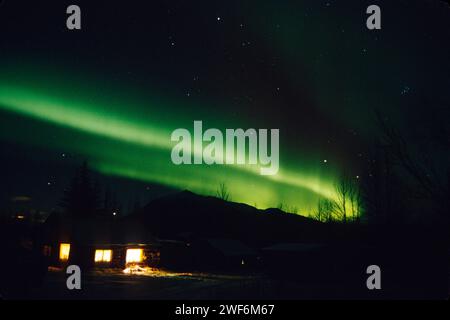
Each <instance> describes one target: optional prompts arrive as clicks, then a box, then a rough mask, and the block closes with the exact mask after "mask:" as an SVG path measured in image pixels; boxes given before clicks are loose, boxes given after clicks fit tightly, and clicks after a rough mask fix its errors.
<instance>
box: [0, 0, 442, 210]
mask: <svg viewBox="0 0 450 320" xmlns="http://www.w3.org/2000/svg"><path fill="white" fill-rule="evenodd" d="M368 4H372V3H369V2H365V1H353V2H352V1H312V0H311V1H306V0H305V1H297V2H280V1H266V2H260V1H255V2H252V1H248V2H245V3H243V2H242V1H232V0H231V1H226V2H214V1H199V2H195V3H192V2H189V1H168V2H167V3H165V2H148V3H146V2H145V3H144V2H138V1H136V2H134V3H133V4H132V5H127V6H123V5H122V4H121V3H107V4H106V2H105V3H102V2H99V3H97V2H92V1H91V2H84V1H81V2H80V6H81V7H82V11H83V12H84V13H83V15H84V14H85V16H83V19H84V20H83V28H82V30H81V31H79V32H75V31H74V32H72V31H68V30H66V28H65V20H64V19H65V10H66V4H65V3H63V2H61V3H58V4H50V3H39V5H35V6H33V5H31V4H28V3H26V2H24V1H20V0H17V1H14V2H13V1H9V2H5V3H4V5H2V7H1V9H0V35H1V37H0V117H1V118H0V125H1V127H0V141H2V142H5V146H6V147H5V148H4V149H3V151H6V152H4V154H2V158H1V160H2V161H4V163H6V165H4V166H3V167H2V169H3V170H4V172H5V173H8V178H7V181H9V182H10V184H14V186H13V187H11V188H10V187H9V186H6V184H5V187H4V189H3V191H4V194H5V201H6V199H7V198H8V197H12V196H14V195H15V193H21V192H24V193H30V194H32V193H33V192H34V191H36V190H38V191H39V190H42V194H44V195H48V197H47V198H46V200H48V199H49V198H50V197H52V201H53V200H54V203H55V202H56V197H58V196H59V194H57V192H58V191H59V190H62V189H63V188H64V187H63V184H64V185H67V183H69V181H66V180H67V177H66V176H65V175H66V174H67V175H68V174H69V173H70V172H71V170H72V169H73V167H74V166H75V164H74V163H70V164H69V162H70V161H72V160H73V161H75V159H76V160H80V159H87V160H88V162H89V164H90V165H91V167H93V168H94V169H95V170H96V171H97V172H99V173H101V174H103V175H106V176H107V177H108V178H110V177H114V179H116V178H117V180H119V179H122V178H123V179H124V180H127V181H133V182H135V181H141V182H142V188H141V189H142V190H144V189H145V188H144V187H143V185H145V184H154V185H163V186H168V187H170V188H175V189H180V190H181V189H188V190H191V191H193V192H197V193H199V194H203V195H215V193H216V190H217V188H218V186H219V185H220V184H221V183H225V184H226V185H227V187H228V189H229V190H230V193H231V197H232V200H233V201H236V202H243V203H247V204H249V205H252V206H257V207H258V208H268V207H278V206H279V205H280V204H283V208H288V210H291V211H293V210H294V208H295V209H296V210H294V211H298V213H299V214H302V215H308V214H309V213H311V211H312V210H315V209H316V207H317V202H318V200H319V199H320V198H329V199H335V198H336V194H335V191H334V183H335V182H336V181H337V179H338V177H339V176H340V175H341V174H343V173H345V174H349V175H350V176H351V177H353V178H355V179H356V177H361V178H362V179H361V180H360V181H366V180H364V179H368V177H369V176H370V173H369V170H368V168H369V166H370V164H371V163H372V162H371V161H373V160H374V159H373V157H372V156H373V155H372V154H370V152H371V151H372V150H371V148H372V147H373V146H374V145H376V143H377V139H378V137H379V132H378V131H377V130H378V129H377V124H376V119H375V117H374V112H373V111H374V110H375V109H377V110H381V111H382V112H383V114H384V115H385V116H386V118H389V120H390V121H392V124H394V125H395V126H397V127H401V126H406V127H407V126H408V123H407V122H408V121H407V120H405V119H406V118H405V115H408V114H410V112H409V111H410V110H411V108H417V109H420V108H421V107H420V106H419V107H417V106H416V104H417V101H419V100H420V99H421V98H422V97H426V98H428V97H431V98H434V97H436V93H439V95H444V94H446V95H448V93H447V92H448V83H449V81H450V78H449V73H448V56H449V54H450V52H449V50H448V48H447V47H444V48H442V46H441V43H444V42H445V43H450V42H449V41H444V40H445V39H444V37H447V38H448V36H447V33H448V30H450V29H449V28H448V26H447V24H448V21H450V20H449V19H448V10H447V11H445V10H442V8H441V7H439V4H431V1H430V3H425V2H420V3H419V2H417V3H415V4H414V5H410V4H406V3H404V4H394V3H393V2H383V3H382V6H383V11H384V12H385V13H383V18H382V19H383V28H382V30H378V31H373V32H372V31H368V30H367V28H366V26H365V20H366V13H365V10H366V8H367V5H368ZM23 6H31V7H32V9H31V8H30V10H23ZM6 12H7V13H6ZM41 17H46V18H45V19H42V18H41ZM424 17H425V18H426V19H427V21H428V23H427V24H424V23H418V21H423V20H424V19H425V18H424ZM431 17H432V18H431ZM436 39H441V41H436ZM432 80H433V81H432ZM195 120H201V121H203V126H204V128H205V129H206V128H218V129H221V130H222V131H223V130H225V129H227V128H231V129H237V128H242V129H248V128H255V129H260V128H264V129H280V145H279V148H280V155H279V159H280V169H279V172H278V174H276V175H274V176H262V175H260V172H259V168H258V167H256V166H243V165H211V166H209V165H180V166H176V165H174V164H172V162H171V157H170V155H171V149H172V147H173V146H174V145H175V143H173V142H171V139H170V138H171V137H170V136H171V133H172V131H173V130H175V129H177V128H187V129H189V130H192V129H193V122H194V121H195ZM9 147H11V148H12V149H14V150H13V151H17V150H19V151H17V154H19V156H17V157H16V154H15V153H14V152H11V154H8V151H9V150H7V148H9ZM23 150H25V151H23ZM34 150H43V151H42V155H39V159H37V158H38V157H37V156H36V157H34V154H33V152H35V151H34ZM22 151H23V153H21V152H22ZM63 153H70V154H72V155H75V156H74V158H71V159H70V161H67V162H63V160H62V159H61V157H59V158H58V157H57V156H55V155H58V154H59V155H61V154H63ZM22 155H24V156H22ZM34 158H36V159H34ZM17 159H19V160H21V161H19V162H20V163H18V164H17V165H16V164H15V161H16V160H17ZM28 160H29V161H28ZM45 160H47V163H48V164H47V168H46V170H44V169H43V172H42V174H41V175H38V174H37V173H36V171H39V170H35V168H40V163H39V161H45ZM28 162H29V164H30V168H29V170H28V171H27V176H26V178H27V179H28V181H24V182H23V183H22V182H21V181H17V180H18V179H16V176H17V175H16V174H15V173H14V171H15V170H20V168H21V166H22V167H23V166H27V165H28ZM55 163H56V166H57V165H61V167H62V168H63V169H61V170H60V171H58V170H53V168H51V166H52V165H54V164H55ZM77 164H79V163H77ZM44 171H45V172H44ZM55 172H57V173H55ZM58 174H59V176H58V177H55V176H56V175H58ZM24 175H25V174H24ZM5 176H6V174H5ZM38 176H39V178H38ZM39 179H40V180H39ZM63 179H64V181H62V180H63ZM38 180H39V181H38ZM50 180H52V181H53V180H57V184H56V185H55V187H54V189H50V187H49V188H47V189H45V190H43V188H42V186H44V188H45V187H47V181H50ZM360 183H361V182H360ZM51 187H53V185H52V186H51ZM139 187H141V186H139ZM57 188H59V189H58V190H57ZM170 188H169V189H170ZM161 189H163V188H161ZM166 189H167V188H166ZM127 196H128V195H127ZM125 201H126V200H125ZM52 206H54V204H52V205H51V206H50V205H49V207H52Z"/></svg>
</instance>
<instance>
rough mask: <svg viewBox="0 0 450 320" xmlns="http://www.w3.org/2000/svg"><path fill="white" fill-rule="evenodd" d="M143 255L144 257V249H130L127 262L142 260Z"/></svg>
mask: <svg viewBox="0 0 450 320" xmlns="http://www.w3.org/2000/svg"><path fill="white" fill-rule="evenodd" d="M143 257H144V250H143V249H128V250H127V257H126V262H127V263H136V262H142V260H143Z"/></svg>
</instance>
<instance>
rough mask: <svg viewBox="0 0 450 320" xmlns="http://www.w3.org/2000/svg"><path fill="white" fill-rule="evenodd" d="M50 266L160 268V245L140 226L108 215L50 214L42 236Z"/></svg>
mask: <svg viewBox="0 0 450 320" xmlns="http://www.w3.org/2000/svg"><path fill="white" fill-rule="evenodd" d="M40 247H41V248H42V253H43V255H44V256H46V257H47V259H48V262H49V265H51V266H56V267H64V266H66V265H70V264H76V265H79V266H80V267H81V268H85V269H86V268H87V269H91V268H120V269H126V268H128V267H131V266H142V267H155V268H156V267H158V266H159V263H160V244H159V243H158V242H157V241H156V239H154V238H153V237H152V236H150V235H148V234H147V233H146V232H145V231H144V230H142V228H139V227H138V226H130V225H128V224H127V223H121V224H120V225H118V224H117V223H116V222H115V221H112V220H110V219H105V218H91V219H83V220H81V219H72V218H69V217H65V216H62V215H60V214H53V215H52V216H50V217H49V218H48V219H47V221H46V223H45V226H44V230H43V235H42V237H41V244H40Z"/></svg>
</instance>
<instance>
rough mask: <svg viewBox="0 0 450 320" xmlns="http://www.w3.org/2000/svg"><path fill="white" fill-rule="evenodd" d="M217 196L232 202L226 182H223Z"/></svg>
mask: <svg viewBox="0 0 450 320" xmlns="http://www.w3.org/2000/svg"><path fill="white" fill-rule="evenodd" d="M216 196H217V198H219V199H222V200H225V201H231V195H230V192H229V191H228V187H227V185H226V184H225V182H221V183H220V184H219V187H218V188H217V191H216Z"/></svg>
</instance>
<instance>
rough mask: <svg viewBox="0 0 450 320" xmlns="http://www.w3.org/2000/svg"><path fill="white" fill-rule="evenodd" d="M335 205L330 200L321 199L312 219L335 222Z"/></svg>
mask: <svg viewBox="0 0 450 320" xmlns="http://www.w3.org/2000/svg"><path fill="white" fill-rule="evenodd" d="M335 207H336V206H335V203H334V202H333V201H332V200H329V199H319V201H318V202H317V209H316V210H315V211H314V212H313V214H312V218H313V219H316V220H318V221H321V222H331V221H333V215H334V212H335Z"/></svg>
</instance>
